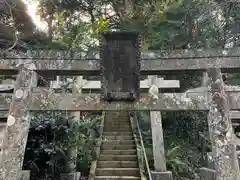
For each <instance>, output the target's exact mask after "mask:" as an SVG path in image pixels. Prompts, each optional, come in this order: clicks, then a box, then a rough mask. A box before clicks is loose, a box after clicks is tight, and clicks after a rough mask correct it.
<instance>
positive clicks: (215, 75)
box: [208, 69, 239, 180]
mask: <svg viewBox="0 0 240 180" xmlns="http://www.w3.org/2000/svg"><path fill="white" fill-rule="evenodd" d="M208 76H209V77H210V80H211V92H212V99H211V100H210V104H209V114H208V123H209V128H211V131H210V132H211V134H210V139H211V140H212V152H213V160H214V164H215V170H216V179H217V180H232V175H233V172H234V173H239V167H238V162H237V159H235V158H234V157H233V156H234V154H235V153H234V151H236V148H234V146H233V144H232V143H233V130H232V124H231V120H230V117H229V112H230V106H229V101H228V97H227V95H226V93H225V90H224V83H223V80H222V74H221V71H220V69H209V71H208Z"/></svg>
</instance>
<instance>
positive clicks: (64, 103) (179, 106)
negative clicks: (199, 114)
mask: <svg viewBox="0 0 240 180" xmlns="http://www.w3.org/2000/svg"><path fill="white" fill-rule="evenodd" d="M33 91H34V93H33V94H32V98H33V101H32V103H31V106H30V107H29V110H44V109H45V110H46V109H47V108H48V107H49V109H50V110H54V109H55V110H72V111H79V110H80V111H81V110H90V111H91V110H120V109H126V108H128V107H129V108H130V110H144V111H145V110H162V111H178V110H196V111H198V110H201V111H202V110H204V111H207V110H208V107H209V105H208V102H209V99H211V98H210V94H209V93H207V95H206V94H205V95H206V96H204V95H203V94H204V93H163V94H159V95H158V99H154V98H152V97H151V96H149V94H146V93H142V94H141V96H140V100H139V101H136V102H135V103H121V102H119V103H114V102H112V103H106V102H103V103H102V102H101V103H100V95H99V94H82V95H79V96H77V97H76V96H73V95H71V94H65V95H63V94H58V93H54V91H53V90H50V89H42V88H34V89H33ZM226 94H227V96H228V100H229V107H230V109H232V110H239V109H240V92H226ZM11 97H12V95H11V94H0V102H1V103H0V110H2V111H7V110H8V108H9V106H10V102H11ZM87 105H88V106H87ZM233 116H234V115H233Z"/></svg>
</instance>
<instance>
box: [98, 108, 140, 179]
mask: <svg viewBox="0 0 240 180" xmlns="http://www.w3.org/2000/svg"><path fill="white" fill-rule="evenodd" d="M104 123H105V124H104V128H103V138H102V144H101V148H100V156H99V159H98V161H97V166H96V171H95V179H97V180H107V179H109V180H140V179H141V178H140V170H139V167H138V159H137V150H136V145H135V141H134V137H133V133H132V128H131V123H130V120H129V117H128V113H126V112H120V113H115V112H107V113H106V116H105V121H104Z"/></svg>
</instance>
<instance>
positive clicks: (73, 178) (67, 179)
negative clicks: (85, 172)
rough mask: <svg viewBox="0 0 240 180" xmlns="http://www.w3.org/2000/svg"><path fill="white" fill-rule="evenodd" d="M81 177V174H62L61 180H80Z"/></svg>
mask: <svg viewBox="0 0 240 180" xmlns="http://www.w3.org/2000/svg"><path fill="white" fill-rule="evenodd" d="M80 177H81V173H80V172H74V173H62V174H61V180H79V179H80Z"/></svg>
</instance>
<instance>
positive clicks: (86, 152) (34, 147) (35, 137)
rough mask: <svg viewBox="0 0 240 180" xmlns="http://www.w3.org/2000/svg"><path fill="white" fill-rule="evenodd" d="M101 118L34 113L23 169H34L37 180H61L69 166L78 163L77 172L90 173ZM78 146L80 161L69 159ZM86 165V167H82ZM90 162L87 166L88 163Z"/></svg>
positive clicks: (65, 113) (64, 113) (61, 113)
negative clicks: (61, 174)
mask: <svg viewBox="0 0 240 180" xmlns="http://www.w3.org/2000/svg"><path fill="white" fill-rule="evenodd" d="M98 124H99V118H98V117H96V116H90V117H87V118H85V119H81V120H78V121H76V120H73V117H71V116H69V115H68V114H67V112H51V111H49V112H44V113H41V112H37V113H35V114H33V116H32V120H31V128H30V131H29V136H28V142H27V149H26V155H25V160H24V168H25V169H31V172H32V178H34V179H41V178H46V179H54V180H55V179H59V178H60V177H59V175H60V173H62V172H68V171H69V169H68V163H69V162H71V161H77V162H78V170H79V171H80V172H82V173H83V174H87V172H88V168H89V162H91V160H92V159H93V158H94V154H93V146H94V144H95V139H96V138H97V137H98V136H99V134H98V128H97V125H98ZM76 147H78V158H77V159H69V154H68V150H70V149H73V148H76ZM83 162H84V166H81V165H80V166H79V164H81V163H83ZM85 162H88V163H85Z"/></svg>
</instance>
